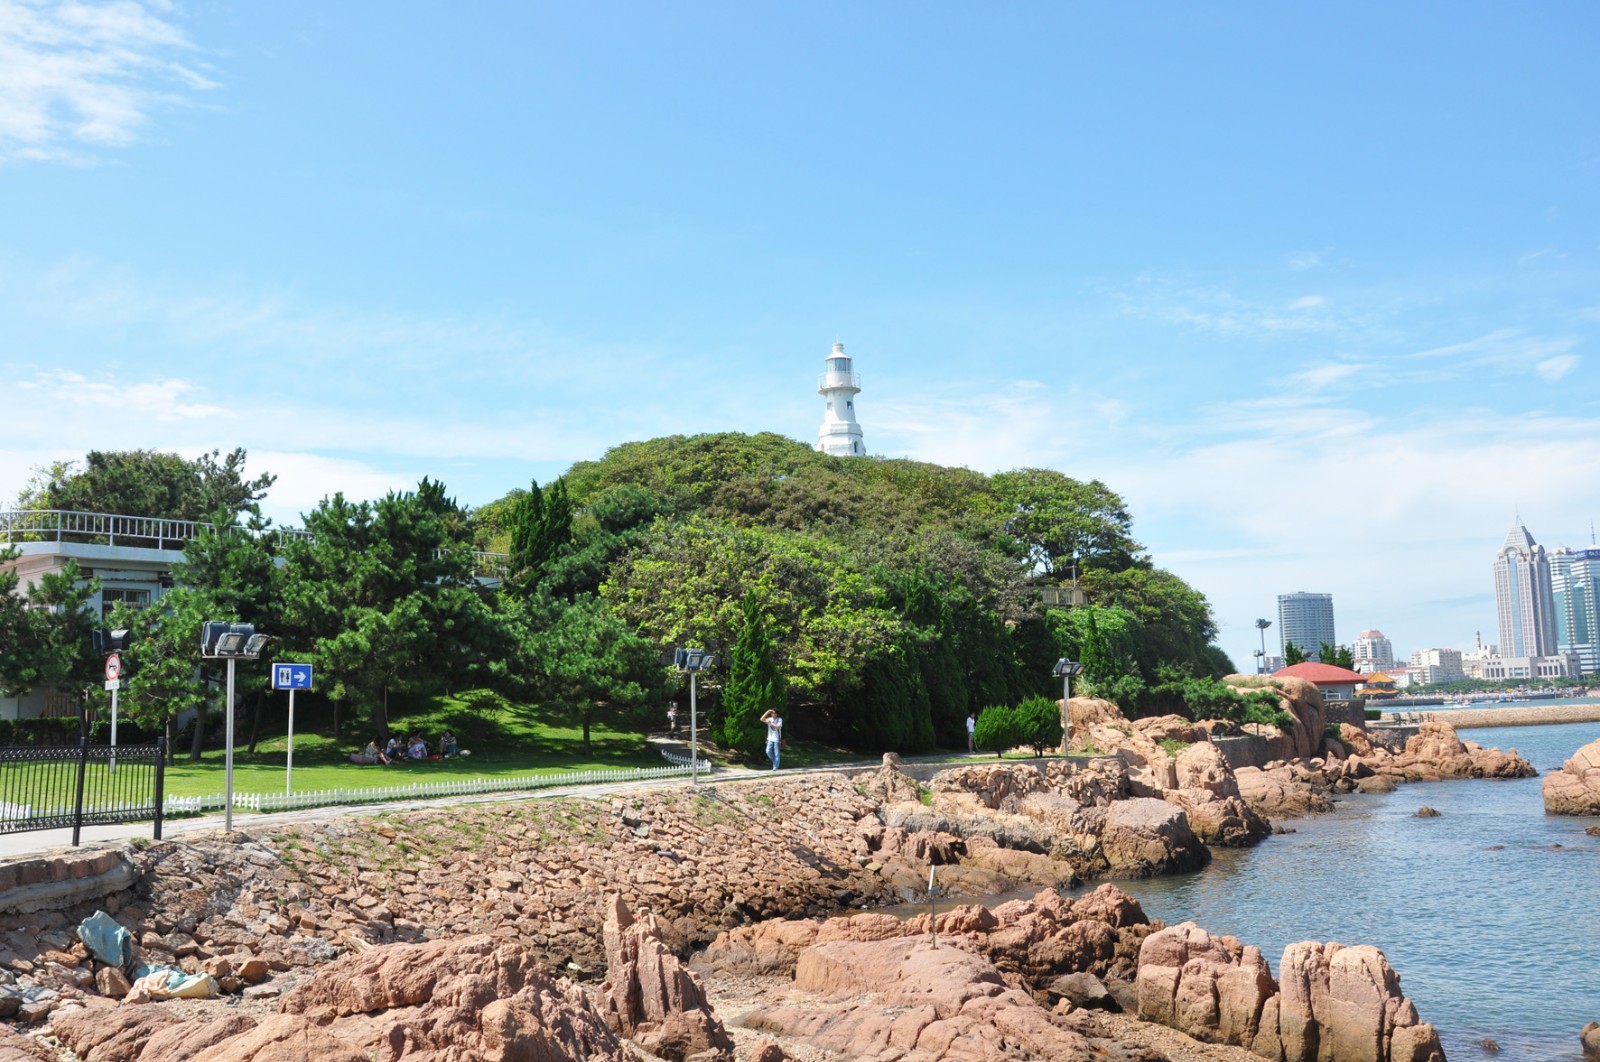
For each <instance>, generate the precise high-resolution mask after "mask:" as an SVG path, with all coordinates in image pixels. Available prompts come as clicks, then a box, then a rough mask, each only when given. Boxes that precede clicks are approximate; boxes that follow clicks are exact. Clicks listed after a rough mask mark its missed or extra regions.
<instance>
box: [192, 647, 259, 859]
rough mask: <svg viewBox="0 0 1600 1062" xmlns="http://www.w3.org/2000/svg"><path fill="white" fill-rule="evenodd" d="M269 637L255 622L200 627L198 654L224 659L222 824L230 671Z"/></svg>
mask: <svg viewBox="0 0 1600 1062" xmlns="http://www.w3.org/2000/svg"><path fill="white" fill-rule="evenodd" d="M269 640H270V638H269V636H268V635H265V634H258V633H257V632H256V628H255V624H252V623H229V622H228V621H226V620H208V621H207V622H206V623H205V624H203V625H202V626H201V628H200V655H201V656H204V657H208V658H212V659H222V660H226V661H227V662H228V725H227V738H226V741H227V772H226V779H225V781H224V783H223V785H224V786H225V788H226V790H227V792H226V794H225V795H224V797H223V805H222V806H223V819H222V821H223V828H224V829H226V830H230V831H231V830H232V829H233V671H234V665H235V664H236V663H237V662H238V661H240V660H254V659H256V658H257V657H258V656H260V655H261V650H262V649H263V648H264V647H265V646H266V644H267V642H268V641H269Z"/></svg>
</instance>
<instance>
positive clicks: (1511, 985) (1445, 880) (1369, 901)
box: [1118, 723, 1600, 1062]
mask: <svg viewBox="0 0 1600 1062" xmlns="http://www.w3.org/2000/svg"><path fill="white" fill-rule="evenodd" d="M1461 736H1462V738H1463V740H1471V741H1477V742H1478V743H1480V744H1482V745H1484V746H1486V747H1496V746H1498V747H1500V748H1505V747H1506V746H1514V747H1515V748H1516V749H1517V750H1518V751H1519V752H1521V753H1522V755H1523V756H1525V757H1526V758H1527V759H1528V760H1529V762H1531V763H1532V764H1533V765H1534V767H1535V768H1537V769H1538V770H1539V771H1540V772H1541V773H1543V772H1545V771H1548V770H1551V769H1553V768H1557V767H1560V766H1561V762H1562V761H1563V760H1565V759H1566V758H1567V757H1569V756H1571V755H1572V753H1573V752H1575V751H1576V750H1577V749H1578V748H1579V747H1580V746H1582V745H1584V744H1587V743H1588V742H1590V741H1593V740H1595V739H1596V738H1600V723H1572V724H1565V725H1560V726H1528V727H1495V728H1492V729H1477V730H1462V731H1461ZM1539 792H1540V791H1539V779H1538V778H1528V779H1522V780H1518V781H1511V782H1476V781H1467V782H1462V781H1457V782H1433V783H1425V784H1419V785H1404V786H1401V787H1400V788H1399V789H1398V790H1397V791H1396V792H1394V793H1392V794H1388V795H1384V796H1363V795H1359V794H1356V795H1352V796H1349V797H1346V798H1344V799H1343V800H1342V801H1341V802H1340V803H1339V804H1338V805H1337V809H1336V810H1335V811H1334V812H1333V813H1332V814H1329V815H1320V816H1315V817H1312V818H1306V819H1300V820H1297V821H1294V822H1290V823H1288V824H1287V825H1289V826H1291V827H1293V828H1294V829H1295V830H1296V831H1297V832H1296V833H1293V834H1286V835H1282V836H1277V837H1271V838H1269V839H1268V840H1267V841H1265V842H1264V843H1263V844H1261V845H1260V846H1259V847H1257V848H1255V849H1251V850H1247V851H1223V850H1218V851H1217V852H1216V857H1217V858H1216V859H1215V861H1214V862H1213V863H1212V865H1211V866H1210V867H1209V868H1207V869H1206V870H1203V871H1201V872H1199V873H1197V874H1189V875H1184V876H1182V877H1178V878H1165V879H1160V880H1155V881H1136V882H1118V885H1119V887H1121V888H1123V889H1125V890H1126V891H1128V892H1129V893H1131V894H1133V895H1135V896H1137V897H1138V898H1139V900H1140V901H1141V903H1142V904H1143V905H1144V909H1145V913H1146V914H1148V915H1150V917H1152V918H1160V919H1162V920H1164V921H1165V922H1167V923H1168V924H1169V925H1170V924H1173V923H1176V922H1181V921H1184V920H1193V921H1195V922H1197V923H1198V924H1200V925H1201V926H1203V927H1205V928H1206V929H1207V930H1209V931H1211V932H1213V933H1230V934H1232V935H1233V936H1236V937H1238V938H1239V939H1240V940H1242V941H1244V942H1245V943H1247V944H1256V945H1259V946H1260V948H1261V951H1262V954H1263V955H1265V956H1266V957H1267V959H1268V961H1269V962H1270V963H1271V964H1272V967H1273V972H1274V973H1276V972H1277V966H1278V960H1279V959H1280V958H1281V957H1282V955H1283V949H1284V946H1285V945H1287V944H1289V943H1291V942H1293V941H1297V940H1335V941H1340V942H1342V943H1346V944H1374V945H1377V946H1378V947H1379V948H1381V949H1383V952H1384V954H1385V955H1386V956H1388V959H1389V962H1390V964H1391V965H1393V966H1394V968H1395V969H1396V970H1398V971H1399V972H1400V975H1401V985H1402V988H1403V989H1404V991H1405V993H1406V995H1408V996H1410V997H1411V999H1412V1000H1413V1002H1415V1003H1416V1005H1417V1011H1418V1012H1419V1013H1420V1014H1421V1016H1422V1019H1423V1020H1424V1021H1430V1022H1432V1023H1433V1024H1434V1025H1435V1026H1436V1027H1437V1028H1438V1029H1439V1032H1440V1036H1441V1038H1442V1039H1443V1041H1444V1048H1445V1053H1446V1054H1447V1055H1448V1056H1449V1057H1450V1058H1451V1059H1452V1060H1454V1062H1461V1060H1463V1059H1488V1058H1491V1057H1493V1058H1498V1059H1501V1060H1503V1062H1524V1060H1553V1059H1560V1060H1562V1062H1567V1060H1581V1059H1582V1057H1583V1054H1582V1050H1581V1048H1580V1046H1579V1043H1578V1031H1579V1030H1580V1029H1582V1028H1583V1026H1584V1024H1585V1023H1586V1022H1590V1021H1600V906H1597V904H1596V902H1595V896H1596V892H1597V891H1600V837H1589V836H1586V835H1585V834H1584V832H1583V831H1584V829H1585V828H1586V827H1588V826H1592V825H1594V824H1596V823H1597V822H1600V819H1577V818H1568V817H1558V816H1546V815H1545V813H1544V803H1543V801H1542V800H1541V799H1540V795H1539ZM1425 804H1426V805H1429V806H1431V807H1434V808H1437V809H1438V810H1439V811H1440V812H1441V813H1442V815H1441V817H1440V818H1436V819H1419V818H1417V817H1416V810H1417V808H1419V807H1421V806H1423V805H1425ZM1484 1037H1493V1038H1494V1039H1495V1040H1497V1041H1498V1042H1499V1044H1500V1046H1501V1048H1502V1051H1501V1053H1500V1054H1498V1055H1490V1054H1489V1053H1488V1052H1486V1051H1485V1050H1484V1049H1483V1048H1481V1047H1479V1046H1478V1041H1479V1040H1482V1039H1483V1038H1484Z"/></svg>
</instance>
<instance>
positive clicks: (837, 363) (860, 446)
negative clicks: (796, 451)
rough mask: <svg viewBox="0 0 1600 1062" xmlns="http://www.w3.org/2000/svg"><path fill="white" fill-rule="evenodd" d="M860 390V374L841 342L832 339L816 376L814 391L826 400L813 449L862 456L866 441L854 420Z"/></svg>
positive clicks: (845, 455) (865, 448)
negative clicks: (815, 445) (820, 370)
mask: <svg viewBox="0 0 1600 1062" xmlns="http://www.w3.org/2000/svg"><path fill="white" fill-rule="evenodd" d="M860 393H861V374H860V373H858V372H856V371H855V370H854V369H853V368H852V367H851V363H850V359H849V357H847V356H846V355H845V352H844V344H843V343H835V344H834V345H833V350H832V351H831V352H830V353H829V354H828V357H827V359H826V360H825V361H824V362H823V372H822V375H821V376H819V377H817V394H819V395H821V396H822V397H823V399H824V401H825V402H826V403H827V404H826V405H825V406H824V408H823V413H822V429H821V430H820V431H819V432H818V433H817V449H818V450H821V451H822V452H823V453H825V454H832V455H833V456H834V457H863V456H865V455H866V452H867V444H866V443H865V442H863V441H862V438H861V425H860V424H857V423H856V395H858V394H860Z"/></svg>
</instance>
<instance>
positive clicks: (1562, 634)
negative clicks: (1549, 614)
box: [1550, 547, 1600, 674]
mask: <svg viewBox="0 0 1600 1062" xmlns="http://www.w3.org/2000/svg"><path fill="white" fill-rule="evenodd" d="M1550 589H1551V592H1552V594H1551V596H1552V597H1553V598H1554V599H1555V611H1556V642H1557V646H1558V649H1559V651H1560V652H1563V653H1576V654H1577V655H1578V659H1579V660H1580V661H1582V663H1583V670H1584V673H1585V674H1594V673H1596V672H1600V548H1593V547H1591V548H1589V549H1566V548H1562V549H1558V550H1556V551H1555V552H1553V553H1551V554H1550Z"/></svg>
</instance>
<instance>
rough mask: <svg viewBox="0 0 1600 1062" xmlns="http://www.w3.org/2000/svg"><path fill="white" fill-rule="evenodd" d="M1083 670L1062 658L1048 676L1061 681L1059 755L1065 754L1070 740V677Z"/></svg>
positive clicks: (1074, 661)
mask: <svg viewBox="0 0 1600 1062" xmlns="http://www.w3.org/2000/svg"><path fill="white" fill-rule="evenodd" d="M1082 670H1083V665H1082V664H1080V663H1078V662H1077V661H1076V660H1068V659H1067V658H1066V657H1062V658H1061V659H1060V660H1057V661H1056V666H1055V667H1053V668H1051V669H1050V674H1052V675H1054V676H1055V677H1056V678H1058V679H1060V680H1061V755H1063V756H1065V755H1066V754H1067V748H1068V746H1069V744H1070V741H1071V738H1072V707H1071V703H1072V676H1073V675H1076V674H1078V672H1080V671H1082Z"/></svg>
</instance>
